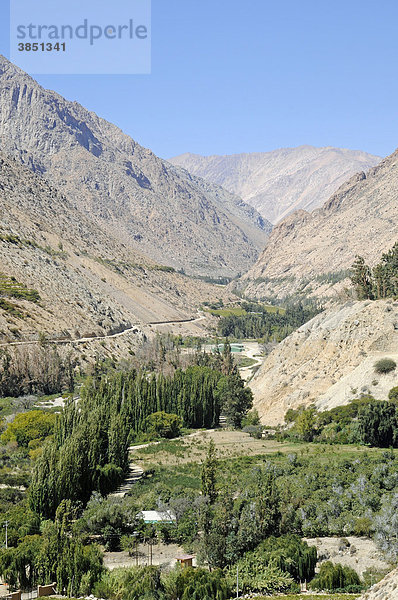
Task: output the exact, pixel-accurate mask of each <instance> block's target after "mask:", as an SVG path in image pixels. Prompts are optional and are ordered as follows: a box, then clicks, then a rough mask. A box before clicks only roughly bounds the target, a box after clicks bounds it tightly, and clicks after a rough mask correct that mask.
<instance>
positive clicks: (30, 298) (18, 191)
mask: <svg viewBox="0 0 398 600" xmlns="http://www.w3.org/2000/svg"><path fill="white" fill-rule="evenodd" d="M219 294H220V290H219V288H214V287H213V286H210V285H207V284H204V283H200V282H197V281H195V280H193V279H191V278H189V277H186V276H182V275H179V274H177V273H173V272H168V271H164V270H163V269H162V267H161V266H159V265H157V264H156V263H154V262H152V261H150V260H149V259H147V258H146V257H143V256H142V255H140V254H138V253H136V252H135V253H134V252H133V251H131V250H130V249H128V248H127V247H126V246H124V245H123V243H120V242H118V241H117V240H115V238H112V237H110V236H109V235H108V234H107V233H106V232H104V231H103V230H102V229H101V228H100V227H98V226H97V225H96V224H93V223H92V222H91V221H90V219H88V218H87V217H86V216H85V215H84V214H82V213H81V212H79V210H77V208H76V207H75V206H74V205H73V204H72V203H71V202H70V201H69V199H68V198H67V197H66V196H64V195H63V194H61V193H60V192H59V191H58V190H57V189H56V188H55V187H54V186H51V185H49V184H48V183H47V182H46V180H45V179H44V178H43V177H42V176H40V175H37V174H34V173H32V172H31V171H30V170H29V169H28V168H27V167H24V166H22V165H20V164H19V163H17V162H16V161H14V160H12V159H10V158H9V157H7V156H5V155H4V154H1V153H0V344H1V343H5V342H7V341H18V340H29V339H37V338H38V334H39V332H43V333H44V334H45V335H46V336H47V337H49V338H66V339H70V338H72V339H75V338H79V337H86V336H94V335H95V336H103V335H107V334H108V335H109V334H113V333H115V332H119V331H123V330H124V329H128V328H133V329H135V332H133V334H134V333H135V334H136V336H139V335H140V332H142V331H146V330H148V328H149V327H150V325H149V324H150V323H154V322H158V321H180V320H185V319H190V318H194V317H195V316H197V305H198V298H201V299H206V297H207V299H214V298H215V297H216V296H217V295H219ZM133 337H134V335H133Z"/></svg>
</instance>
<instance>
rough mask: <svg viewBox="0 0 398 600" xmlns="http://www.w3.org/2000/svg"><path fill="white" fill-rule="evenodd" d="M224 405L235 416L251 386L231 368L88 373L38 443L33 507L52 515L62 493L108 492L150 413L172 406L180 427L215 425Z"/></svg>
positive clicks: (247, 402) (81, 497)
mask: <svg viewBox="0 0 398 600" xmlns="http://www.w3.org/2000/svg"><path fill="white" fill-rule="evenodd" d="M249 396H250V397H249ZM225 404H229V405H230V406H233V408H234V410H235V416H236V415H238V420H239V415H240V414H243V413H244V412H245V411H246V410H247V408H250V407H251V394H250V390H247V389H246V388H244V387H243V382H242V380H241V379H240V377H239V375H237V373H236V371H232V372H230V373H229V374H223V373H221V372H220V371H218V370H215V369H212V368H211V367H208V366H192V367H189V368H188V369H186V370H185V371H181V370H177V371H176V372H175V373H174V375H172V376H164V375H162V374H157V375H154V374H152V375H149V374H148V373H147V372H145V371H135V370H133V371H130V372H127V373H122V372H118V373H113V374H110V375H109V374H108V375H103V376H102V377H101V378H93V379H92V380H91V381H90V382H89V383H88V384H86V386H85V387H84V388H83V389H82V394H81V399H80V400H79V401H78V402H76V401H70V402H69V404H68V405H67V406H66V407H65V409H64V411H63V413H62V414H61V415H60V416H59V417H58V419H57V422H56V426H55V433H54V436H53V439H52V440H50V441H48V442H47V443H46V445H45V446H44V448H43V453H42V456H41V457H40V459H39V460H38V461H37V463H36V467H35V471H34V474H33V478H32V484H31V487H30V502H31V507H32V508H33V510H35V511H36V512H37V513H39V514H40V515H42V516H44V517H47V518H51V517H53V516H54V514H55V511H56V509H57V506H58V505H59V503H60V502H61V501H62V500H63V499H70V500H72V501H81V502H83V503H85V502H87V501H88V499H89V498H90V496H91V493H92V491H94V490H98V491H100V492H101V493H103V494H105V493H108V492H109V491H111V490H112V489H114V488H115V487H117V485H118V484H119V483H120V482H121V481H122V479H123V477H124V474H125V473H126V471H127V468H128V446H129V443H131V441H132V440H133V439H134V436H135V434H137V433H138V432H140V431H145V421H146V419H147V417H148V416H149V415H151V414H153V413H155V412H158V411H164V412H166V413H174V414H177V415H178V416H179V417H181V419H182V421H183V425H184V426H185V427H189V428H202V427H204V428H209V427H215V426H217V425H218V422H219V416H220V411H221V407H222V406H223V405H225ZM239 409H241V413H239Z"/></svg>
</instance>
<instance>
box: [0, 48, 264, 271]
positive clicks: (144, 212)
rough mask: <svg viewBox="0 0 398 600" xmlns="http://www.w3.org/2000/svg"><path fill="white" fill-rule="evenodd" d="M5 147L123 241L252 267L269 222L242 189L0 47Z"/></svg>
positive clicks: (201, 261)
mask: <svg viewBox="0 0 398 600" xmlns="http://www.w3.org/2000/svg"><path fill="white" fill-rule="evenodd" d="M0 148H1V149H2V150H3V152H5V153H7V154H8V155H9V156H11V157H13V158H15V159H16V160H18V161H20V162H21V163H23V164H24V165H26V166H27V167H28V168H30V169H31V170H32V171H33V172H35V173H38V174H40V175H42V176H43V177H45V178H46V179H47V180H48V181H49V182H50V183H51V184H53V185H55V186H56V187H57V188H58V189H59V190H60V191H61V193H63V194H65V195H66V196H67V197H68V198H69V200H70V201H71V202H72V203H73V204H74V205H75V206H76V207H77V208H78V209H79V211H80V212H82V213H84V214H86V215H87V216H89V217H90V219H91V220H92V222H93V223H96V224H97V226H99V227H101V228H102V229H103V230H104V231H106V232H107V233H108V234H109V235H110V236H112V237H113V238H117V239H119V240H120V242H122V243H123V244H125V246H126V247H128V248H130V249H131V250H134V251H136V252H140V253H141V254H142V255H146V256H148V257H150V258H152V259H153V260H155V261H156V262H158V263H161V264H163V265H166V266H172V267H175V268H177V269H181V268H183V269H184V270H185V271H186V272H189V273H195V274H207V275H210V274H211V275H213V276H217V275H228V276H230V275H235V274H236V273H238V272H244V271H246V270H247V269H248V268H249V267H250V266H251V265H252V264H253V263H254V262H255V260H256V258H257V257H258V253H259V251H260V250H261V249H262V248H263V247H264V244H265V242H266V239H267V237H268V233H269V231H270V228H271V226H270V224H269V223H267V222H266V221H265V220H264V219H263V218H262V217H261V216H260V215H259V213H257V211H256V210H255V209H253V208H252V207H250V206H248V205H246V204H245V203H244V202H242V200H241V199H240V198H238V197H236V196H233V195H232V194H230V193H229V192H227V191H225V190H223V189H221V188H219V187H218V186H216V185H213V184H210V183H207V182H205V181H203V180H202V179H200V178H198V177H194V176H191V175H189V174H188V173H187V172H186V171H184V170H182V169H179V168H177V167H174V166H172V165H170V164H169V163H168V162H166V161H163V160H161V159H160V158H158V157H157V156H155V155H154V154H153V153H152V152H151V151H150V150H147V149H145V148H143V147H142V146H140V145H139V144H138V143H137V142H135V141H134V140H133V139H132V138H130V137H129V136H127V135H125V134H124V133H123V132H122V131H121V130H120V129H119V128H118V127H116V126H115V125H112V124H111V123H108V122H107V121H105V120H104V119H101V118H99V117H98V116H97V115H96V114H94V113H93V112H90V111H88V110H87V109H85V108H84V107H83V106H81V105H80V104H78V103H77V102H69V101H67V100H65V99H64V98H62V97H61V96H59V95H58V94H56V93H55V92H52V91H49V90H45V89H43V88H42V87H41V86H40V85H39V84H38V83H37V82H36V81H34V80H33V79H32V78H31V77H29V76H28V75H27V74H26V73H24V72H23V71H21V70H20V69H19V68H17V67H15V66H14V65H12V64H11V63H10V62H9V61H8V60H7V59H5V58H4V57H1V56H0Z"/></svg>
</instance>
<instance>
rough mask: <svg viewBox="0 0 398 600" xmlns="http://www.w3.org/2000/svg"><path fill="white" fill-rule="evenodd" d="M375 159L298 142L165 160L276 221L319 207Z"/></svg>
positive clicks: (371, 164) (370, 156)
mask: <svg viewBox="0 0 398 600" xmlns="http://www.w3.org/2000/svg"><path fill="white" fill-rule="evenodd" d="M380 160H381V158H380V157H378V156H373V155H371V154H368V153H366V152H361V151H358V150H348V149H342V148H332V147H326V148H315V147H314V146H299V147H297V148H281V149H279V150H273V151H272V152H254V153H248V154H232V155H227V156H217V155H215V156H200V155H199V154H191V153H186V154H182V155H180V156H176V157H174V158H172V159H170V162H171V163H173V164H174V165H178V166H181V167H184V168H185V169H187V171H189V172H190V173H192V174H193V175H198V176H200V177H203V178H204V179H206V180H207V181H211V182H212V183H216V184H218V185H221V186H222V187H224V188H225V189H226V190H229V191H230V192H232V193H234V194H237V195H238V196H240V197H241V198H242V199H243V200H244V201H245V202H247V203H248V204H250V205H251V206H253V207H254V208H256V209H257V210H258V211H259V212H260V213H261V214H262V216H263V217H264V218H266V219H268V220H269V221H271V222H272V223H278V222H280V221H281V220H283V219H284V218H285V217H286V216H288V215H289V214H290V213H292V212H293V211H295V210H299V209H303V210H306V211H308V212H311V211H312V210H314V209H315V208H319V207H320V206H322V205H323V204H324V202H326V201H327V200H328V198H329V197H330V196H331V195H332V194H333V193H334V192H335V191H336V190H337V189H338V188H339V187H340V185H341V184H343V183H344V182H345V181H347V180H348V179H349V178H350V177H351V176H352V175H354V174H355V173H358V172H359V171H367V170H368V169H369V168H370V167H374V166H375V165H377V164H378V163H379V162H380Z"/></svg>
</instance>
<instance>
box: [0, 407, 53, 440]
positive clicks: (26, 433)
mask: <svg viewBox="0 0 398 600" xmlns="http://www.w3.org/2000/svg"><path fill="white" fill-rule="evenodd" d="M55 419H56V416H55V414H54V413H45V412H43V411H41V410H31V411H30V412H27V413H20V414H18V415H17V416H16V417H15V419H14V421H13V422H12V423H9V425H8V427H7V429H6V430H5V432H4V433H3V434H2V436H1V440H2V442H5V443H7V442H13V441H15V442H17V443H18V445H19V446H23V447H25V448H26V447H27V446H28V445H29V442H31V441H32V440H41V441H42V440H44V438H46V437H47V436H48V435H51V434H52V433H53V431H54V425H55Z"/></svg>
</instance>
